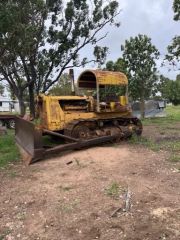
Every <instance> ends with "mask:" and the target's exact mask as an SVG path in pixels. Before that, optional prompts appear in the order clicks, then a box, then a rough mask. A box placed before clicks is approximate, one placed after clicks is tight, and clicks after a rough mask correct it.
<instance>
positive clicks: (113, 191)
mask: <svg viewBox="0 0 180 240" xmlns="http://www.w3.org/2000/svg"><path fill="white" fill-rule="evenodd" d="M105 192H106V194H107V195H108V196H110V197H112V198H114V199H118V198H119V196H120V195H121V194H123V193H125V192H126V191H125V188H123V187H121V186H119V184H118V183H116V182H113V183H112V184H111V185H110V186H109V187H108V188H106V189H105Z"/></svg>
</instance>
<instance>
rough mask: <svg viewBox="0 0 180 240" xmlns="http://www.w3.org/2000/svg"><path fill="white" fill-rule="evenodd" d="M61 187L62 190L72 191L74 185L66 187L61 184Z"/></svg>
mask: <svg viewBox="0 0 180 240" xmlns="http://www.w3.org/2000/svg"><path fill="white" fill-rule="evenodd" d="M59 188H60V189H61V190H63V191H65V192H67V191H70V190H71V189H73V187H72V186H65V187H63V186H59Z"/></svg>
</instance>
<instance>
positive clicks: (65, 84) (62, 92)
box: [49, 74, 71, 96]
mask: <svg viewBox="0 0 180 240" xmlns="http://www.w3.org/2000/svg"><path fill="white" fill-rule="evenodd" d="M49 94H50V95H53V96H68V95H71V80H70V78H69V75H68V74H63V75H62V76H61V77H60V79H59V81H58V82H57V83H56V84H55V85H54V86H53V87H52V88H51V89H50V90H49Z"/></svg>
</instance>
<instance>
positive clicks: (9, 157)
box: [0, 130, 20, 168]
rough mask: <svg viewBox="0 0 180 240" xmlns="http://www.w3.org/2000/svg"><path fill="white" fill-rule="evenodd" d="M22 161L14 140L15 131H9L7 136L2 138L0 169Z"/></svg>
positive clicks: (0, 144)
mask: <svg viewBox="0 0 180 240" xmlns="http://www.w3.org/2000/svg"><path fill="white" fill-rule="evenodd" d="M19 159H20V154H19V151H18V149H17V147H16V144H15V140H14V131H13V130H9V131H8V134H7V135H3V136H0V168H4V167H6V166H7V165H8V164H9V163H11V162H15V161H18V160H19Z"/></svg>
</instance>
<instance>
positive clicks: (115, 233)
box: [0, 128, 180, 240]
mask: <svg viewBox="0 0 180 240" xmlns="http://www.w3.org/2000/svg"><path fill="white" fill-rule="evenodd" d="M155 132H156V131H155ZM155 132H154V134H153V133H152V131H150V128H147V129H146V128H145V131H144V135H146V134H151V135H153V136H155V135H156V134H155ZM158 136H159V135H158ZM162 137H164V135H162ZM167 157H168V152H166V151H158V152H153V151H152V150H150V149H148V148H146V147H143V146H139V145H133V144H129V143H128V142H124V143H119V144H109V145H104V146H101V147H94V148H90V149H85V150H81V151H75V152H71V153H68V154H66V155H64V156H58V157H57V156H56V157H54V158H52V159H49V160H46V161H41V162H38V163H36V164H34V165H31V166H29V167H25V166H24V165H22V164H17V165H12V166H11V167H10V169H8V170H7V171H1V172H0V183H1V184H0V202H1V204H0V240H2V239H6V240H16V239H20V240H35V239H40V240H91V239H101V240H121V239H125V240H160V239H162V240H166V239H168V240H173V239H174V240H178V239H180V173H179V170H178V168H177V166H176V164H175V163H171V162H169V161H167ZM113 186H115V189H114V190H113Z"/></svg>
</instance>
